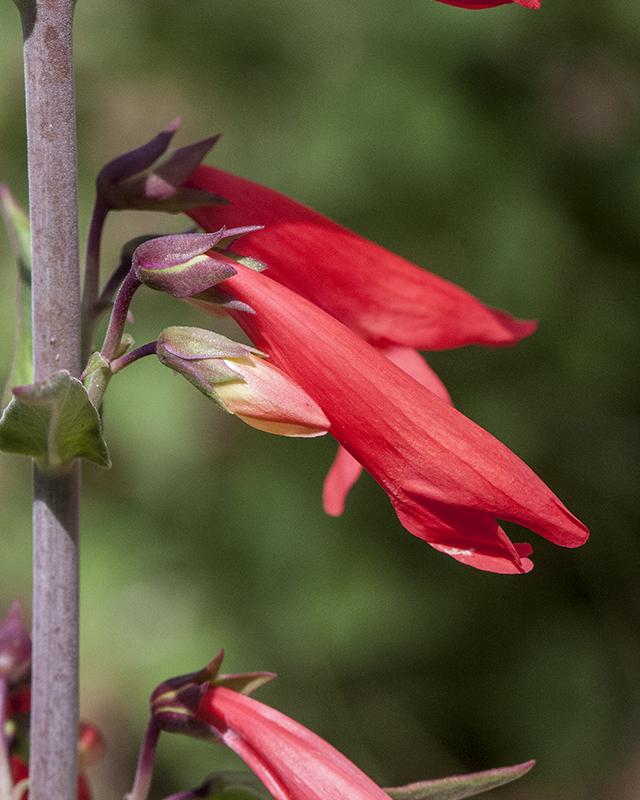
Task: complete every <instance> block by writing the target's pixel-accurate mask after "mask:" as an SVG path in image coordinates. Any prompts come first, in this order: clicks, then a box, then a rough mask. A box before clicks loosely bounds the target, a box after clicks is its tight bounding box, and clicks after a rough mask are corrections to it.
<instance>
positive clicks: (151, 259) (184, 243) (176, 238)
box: [132, 228, 236, 298]
mask: <svg viewBox="0 0 640 800" xmlns="http://www.w3.org/2000/svg"><path fill="white" fill-rule="evenodd" d="M228 233H234V232H233V231H232V232H227V231H225V229H224V228H222V229H221V230H219V231H218V232H217V233H179V234H175V235H172V236H161V237H159V238H157V239H150V240H149V241H146V242H144V243H143V244H141V245H140V246H139V247H138V248H137V249H136V251H135V252H134V254H133V259H132V269H133V271H134V273H135V275H136V277H137V278H138V279H139V280H140V281H141V282H142V283H144V284H145V285H146V286H148V287H149V288H150V289H156V290H158V291H160V292H167V293H168V294H170V295H171V296H172V297H179V298H184V297H190V296H191V295H193V294H197V293H198V292H202V291H204V290H205V289H208V288H210V287H211V286H215V284H217V283H220V281H224V280H226V279H227V278H230V277H231V276H232V275H235V274H236V269H235V268H234V266H233V260H232V259H231V258H230V257H229V256H227V255H225V254H224V253H220V254H216V256H215V257H214V256H212V255H209V254H207V251H209V250H211V248H212V247H214V246H215V245H216V244H218V243H219V242H220V241H221V240H222V239H224V238H226V236H227V235H228Z"/></svg>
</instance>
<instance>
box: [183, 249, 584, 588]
mask: <svg viewBox="0 0 640 800" xmlns="http://www.w3.org/2000/svg"><path fill="white" fill-rule="evenodd" d="M222 285H223V288H224V290H225V291H228V292H230V293H231V294H233V295H235V296H236V297H237V298H238V299H239V300H241V301H242V302H243V303H246V304H248V305H250V306H251V308H252V309H253V310H254V311H255V314H246V313H243V312H238V311H232V312H231V313H232V316H233V317H234V318H235V319H236V321H237V322H238V323H239V324H240V326H241V327H242V328H243V329H244V331H245V332H246V333H247V334H248V336H249V337H250V338H251V339H252V341H253V342H254V344H255V346H256V347H258V348H259V349H260V350H262V351H264V352H266V353H268V354H269V355H270V356H271V359H272V363H274V364H275V365H276V366H278V367H279V368H280V369H282V370H283V371H284V372H285V373H286V374H287V375H289V377H291V378H292V379H293V380H294V381H296V383H298V385H299V386H301V387H302V388H303V389H304V391H305V392H307V394H308V395H309V396H310V397H311V398H312V399H314V400H315V401H316V402H317V403H318V405H319V406H320V407H321V408H322V410H323V412H324V413H325V415H326V416H327V418H328V419H329V421H330V423H331V429H330V433H331V434H332V435H333V436H334V437H335V438H336V439H337V440H338V442H339V443H340V444H341V445H342V446H343V447H345V449H346V450H348V451H349V452H350V453H351V455H352V456H354V458H356V459H357V460H358V461H359V462H360V464H362V466H363V467H364V468H365V469H366V470H367V471H368V472H369V473H370V474H371V475H372V476H373V477H374V478H375V479H376V480H377V481H378V483H380V485H381V486H382V487H383V488H384V489H385V491H386V492H387V494H388V495H389V497H390V498H391V501H392V503H393V504H394V506H395V508H396V511H397V512H398V516H399V518H400V520H401V522H402V523H403V525H405V527H407V528H408V530H410V531H411V533H414V534H415V535H416V536H419V537H421V538H423V539H425V540H426V541H428V542H429V543H430V544H433V545H434V546H435V547H437V548H438V549H445V548H447V550H446V552H449V554H450V555H454V557H456V558H458V559H459V560H461V561H464V562H465V563H470V564H473V565H474V566H477V567H479V568H480V569H487V568H489V569H492V570H495V571H505V572H509V571H511V572H522V571H526V570H527V569H528V568H530V567H529V565H528V564H526V563H524V562H522V561H521V558H522V556H521V555H520V554H519V553H518V550H517V548H514V547H513V546H512V545H511V543H510V542H509V540H508V539H507V537H506V536H505V535H504V533H503V532H502V531H501V529H500V528H499V527H498V525H497V523H496V522H495V519H496V518H499V519H504V520H509V521H512V522H516V523H519V524H521V525H524V526H525V527H528V528H530V529H531V530H533V531H535V532H537V533H539V534H540V535H541V536H544V537H545V538H547V539H549V540H550V541H552V542H554V543H556V544H559V545H563V546H565V547H577V546H578V545H581V544H583V543H584V542H585V541H586V539H587V536H588V532H587V530H586V528H585V527H584V526H583V525H582V523H580V522H579V521H578V520H577V519H576V518H575V517H574V516H573V515H572V514H571V513H570V512H569V511H568V510H567V509H566V508H565V507H564V506H563V505H562V503H561V502H560V501H559V500H558V499H557V497H556V496H555V495H554V494H553V493H552V492H551V490H550V489H549V488H548V487H547V486H545V484H544V483H543V482H542V481H541V480H540V479H539V478H538V477H537V475H535V473H534V472H532V471H531V470H530V469H529V468H528V467H527V466H526V465H525V464H524V463H523V462H522V461H521V460H520V459H519V458H518V457H517V456H515V455H514V454H513V453H512V452H511V451H510V450H509V449H508V448H507V447H505V446H504V445H503V444H501V443H500V442H499V441H498V440H497V439H495V438H494V437H493V436H491V435H490V434H489V433H487V432H486V431H485V430H483V429H482V428H480V427H478V426H477V425H475V424H474V423H473V422H471V421H470V420H468V419H467V418H466V417H464V416H463V415H462V414H460V413H459V412H458V411H456V409H454V408H453V407H452V406H451V405H449V404H448V403H445V402H443V401H442V400H441V399H440V398H438V397H436V395H434V394H433V392H431V391H429V390H428V389H426V388H425V387H424V386H422V385H421V384H420V383H418V381H416V380H414V379H413V378H412V377H411V376H409V375H407V374H406V373H405V372H404V371H403V370H401V369H399V368H398V367H396V366H395V365H394V364H392V363H391V361H390V360H389V359H388V358H385V357H384V356H382V355H381V354H380V353H378V352H377V351H376V349H375V348H373V347H371V346H370V345H369V344H367V343H366V342H365V341H364V340H363V339H361V338H360V337H359V336H356V335H354V334H353V333H352V332H351V331H349V330H348V329H346V328H345V326H344V325H342V324H340V323H339V322H338V321H337V320H335V319H333V318H332V317H330V316H329V315H328V314H325V313H324V312H323V311H322V310H320V309H319V308H317V307H316V306H314V305H313V304H312V303H309V302H308V301H306V300H305V299H304V298H302V297H300V296H299V295H297V294H295V293H294V292H290V291H288V290H287V289H286V288H285V287H283V286H281V285H279V284H278V283H276V282H275V281H272V280H270V279H269V278H268V277H266V276H265V275H264V274H259V273H256V272H254V271H253V270H250V269H247V268H246V267H244V266H243V265H241V264H239V265H238V274H237V275H236V276H234V277H232V278H229V279H228V280H226V281H224V283H223V284H222ZM196 304H199V303H198V301H197V300H196ZM458 551H460V552H458ZM467 551H468V552H467ZM522 555H526V554H525V553H524V552H522ZM498 561H500V563H501V564H502V565H503V566H502V567H501V569H500V570H497V567H496V566H495V565H496V564H497V562H498ZM487 564H490V565H494V566H489V567H487V566H486V565H487Z"/></svg>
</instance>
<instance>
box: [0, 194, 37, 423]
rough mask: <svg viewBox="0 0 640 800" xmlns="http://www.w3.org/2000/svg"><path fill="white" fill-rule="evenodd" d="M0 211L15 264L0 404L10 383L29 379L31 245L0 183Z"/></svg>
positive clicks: (21, 216) (25, 220) (23, 218)
mask: <svg viewBox="0 0 640 800" xmlns="http://www.w3.org/2000/svg"><path fill="white" fill-rule="evenodd" d="M0 210H1V211H2V216H3V218H4V222H5V226H6V228H7V233H8V234H9V242H10V243H11V249H12V251H13V255H14V257H15V260H16V264H17V266H18V286H17V291H16V337H15V348H14V355H13V361H12V364H11V368H10V370H9V377H8V379H7V383H6V386H5V389H4V392H3V396H2V407H3V408H4V406H6V404H7V403H8V401H9V390H10V388H11V386H12V385H13V384H17V383H30V382H31V381H32V380H33V361H32V355H31V244H30V232H29V216H28V214H27V213H26V211H25V210H24V209H23V208H22V206H21V205H20V204H19V203H18V201H17V200H16V199H15V197H14V196H13V195H12V194H11V192H10V191H9V189H8V187H7V186H4V185H2V186H0Z"/></svg>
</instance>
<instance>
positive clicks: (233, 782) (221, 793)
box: [207, 772, 273, 800]
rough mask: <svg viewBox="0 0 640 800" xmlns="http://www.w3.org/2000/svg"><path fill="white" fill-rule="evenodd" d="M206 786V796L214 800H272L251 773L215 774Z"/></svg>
mask: <svg viewBox="0 0 640 800" xmlns="http://www.w3.org/2000/svg"><path fill="white" fill-rule="evenodd" d="M207 784H209V787H208V788H209V794H208V795H207V796H208V797H211V798H215V800H273V796H272V795H271V794H270V793H269V792H268V791H267V790H266V789H265V788H264V786H263V785H262V783H261V782H260V781H259V780H258V778H256V776H255V775H253V774H252V773H251V772H216V773H214V774H213V775H211V777H210V778H209V779H208V781H207Z"/></svg>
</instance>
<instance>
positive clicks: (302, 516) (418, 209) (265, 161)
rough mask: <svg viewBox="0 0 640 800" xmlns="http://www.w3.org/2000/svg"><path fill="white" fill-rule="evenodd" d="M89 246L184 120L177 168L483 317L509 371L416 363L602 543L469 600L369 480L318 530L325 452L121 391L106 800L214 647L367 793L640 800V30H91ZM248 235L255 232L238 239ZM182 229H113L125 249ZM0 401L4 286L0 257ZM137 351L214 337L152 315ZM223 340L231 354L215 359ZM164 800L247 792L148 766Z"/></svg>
mask: <svg viewBox="0 0 640 800" xmlns="http://www.w3.org/2000/svg"><path fill="white" fill-rule="evenodd" d="M76 20H77V24H76V64H77V78H76V81H77V100H78V112H77V116H78V134H79V164H80V198H81V224H82V229H83V230H86V226H87V223H88V218H89V215H90V209H91V204H92V200H93V180H94V177H95V174H96V172H97V170H98V169H99V168H100V167H101V166H102V165H103V164H104V163H105V162H106V161H107V160H108V159H110V158H112V157H114V156H115V155H117V154H119V153H121V152H124V151H125V150H127V149H130V148H132V147H135V146H137V145H139V144H141V143H142V142H144V141H146V140H147V139H149V138H151V137H152V136H153V135H155V134H156V133H157V132H158V131H159V130H161V129H162V128H164V127H165V126H166V125H167V124H168V123H169V122H170V121H171V120H172V119H173V118H174V117H176V116H178V115H180V116H182V118H183V123H182V128H181V130H180V132H179V134H178V137H177V139H176V142H177V144H179V145H183V144H187V143H189V142H191V141H194V140H196V139H199V138H204V137H206V136H209V135H211V134H214V133H218V132H221V133H222V134H223V137H222V139H221V141H220V143H219V144H218V145H217V146H216V148H215V150H214V152H213V153H212V154H211V155H210V157H209V159H208V161H209V163H211V164H215V165H216V166H220V167H223V168H225V169H229V170H231V171H235V172H237V173H238V174H240V175H243V176H245V177H248V178H251V179H254V180H257V181H260V182H263V183H266V184H268V185H270V186H273V187H274V188H277V189H280V190H281V191H284V192H286V193H288V194H290V195H292V196H294V197H296V198H298V199H300V200H302V201H304V202H307V203H308V204H310V205H312V206H314V207H316V208H318V209H319V210H321V211H323V212H324V213H326V214H328V215H330V216H332V217H334V218H335V219H337V220H339V221H340V222H342V223H343V224H345V225H347V226H349V227H351V228H353V229H355V230H356V231H358V232H359V233H361V234H363V235H365V236H367V237H369V238H372V239H374V240H375V241H377V242H379V243H380V244H382V245H384V246H386V247H388V248H390V249H392V250H395V251H397V252H399V253H401V254H402V255H404V256H406V257H407V258H410V259H411V260H413V261H415V262H416V263H418V264H420V265H422V266H424V267H426V268H429V269H431V270H433V271H434V272H437V273H438V274H440V275H443V276H444V277H446V278H449V279H450V280H453V281H455V282H457V283H459V284H461V285H462V286H464V287H465V288H466V289H468V290H469V291H471V292H473V293H474V294H476V295H477V296H479V297H480V298H481V299H482V300H483V301H485V302H486V303H488V304H489V305H492V306H497V307H500V308H504V309H507V310H509V311H510V312H512V313H513V314H515V315H517V316H521V317H536V318H537V319H538V320H539V321H540V330H539V332H538V333H537V334H536V335H535V336H534V337H532V338H531V339H530V340H528V341H525V342H523V343H522V344H521V345H520V346H518V347H517V348H515V349H511V350H483V349H480V348H467V349H464V350H458V351H451V352H443V353H435V354H430V355H429V361H430V363H431V364H432V366H433V367H434V368H435V369H436V370H437V371H438V373H439V374H440V376H441V377H442V378H443V379H444V381H445V382H446V384H447V386H448V387H449V389H450V391H451V394H452V396H453V398H454V401H455V402H456V404H457V406H458V407H459V408H460V409H461V410H462V411H463V412H464V413H466V414H467V415H468V416H470V417H471V418H472V419H474V420H475V421H476V422H478V423H480V424H481V425H483V426H484V427H486V428H487V429H488V430H490V431H491V432H492V433H493V434H494V435H495V436H497V437H498V438H500V439H501V440H503V441H504V442H505V443H506V444H508V445H509V446H510V447H511V448H512V449H513V450H514V451H515V452H516V453H518V455H520V456H521V457H522V458H523V459H524V460H525V461H526V462H527V463H529V464H530V465H531V466H532V467H533V468H534V469H535V470H536V471H537V472H538V473H539V474H540V475H541V477H542V478H543V479H544V480H545V481H546V482H547V483H548V484H549V485H550V486H551V487H552V488H553V489H554V490H555V491H556V492H557V494H558V495H559V496H560V497H561V499H562V500H563V501H564V502H565V503H566V504H567V505H568V506H569V507H570V508H571V510H572V511H573V512H574V513H575V514H576V515H577V516H578V517H579V518H580V519H582V520H583V521H584V522H585V523H586V524H588V526H589V527H590V528H591V530H592V538H591V540H590V542H589V543H588V544H587V545H586V546H585V547H584V548H582V549H580V550H574V551H569V550H567V551H565V550H562V549H560V548H557V547H554V546H553V545H550V544H549V543H547V542H546V541H544V540H542V539H540V538H539V537H536V536H535V535H534V534H529V532H528V531H527V532H524V531H521V530H517V529H516V527H515V526H511V527H510V528H509V532H510V534H511V535H512V537H513V538H514V539H515V540H516V541H522V540H525V541H531V542H532V544H533V545H534V559H535V563H536V567H535V569H534V571H533V572H532V573H531V574H529V575H527V576H520V577H504V576H499V575H492V574H488V573H481V572H477V571H475V570H473V569H471V568H469V567H464V566H462V565H460V564H458V563H457V562H454V561H453V560H451V559H448V558H447V557H446V556H444V555H441V554H438V553H436V552H435V551H434V550H432V549H431V548H430V547H429V546H428V545H426V544H425V543H424V542H422V541H419V540H418V539H416V538H414V537H412V536H411V535H410V534H408V533H407V532H406V531H405V530H404V529H403V528H402V527H401V526H400V525H399V523H398V521H397V519H396V517H395V514H394V513H393V511H392V509H391V506H390V504H389V502H388V500H387V497H386V495H385V494H384V492H383V491H382V490H381V489H380V488H379V487H378V486H377V485H376V484H375V483H374V482H373V481H372V480H371V479H370V478H368V477H365V478H364V479H363V480H361V481H360V483H359V484H358V485H357V486H356V488H355V489H354V490H353V492H352V495H351V497H350V498H349V503H348V507H347V511H346V512H345V514H344V516H343V517H341V518H340V519H330V518H328V517H325V516H324V515H323V512H322V509H321V504H320V488H321V483H322V479H323V475H324V473H325V471H326V469H327V467H328V465H329V464H330V462H331V459H332V457H333V452H334V445H333V443H332V441H329V440H310V441H296V440H287V439H279V438H276V437H273V436H269V435H268V434H263V433H260V432H257V431H254V430H252V429H249V428H247V427H245V426H244V425H243V424H242V423H241V422H239V421H237V420H235V419H234V418H231V417H226V416H225V415H223V414H221V413H219V412H218V411H217V410H216V409H215V408H214V407H213V406H211V405H210V404H209V403H208V402H207V401H206V399H205V398H204V397H202V396H200V395H199V394H198V393H197V392H195V391H194V390H193V388H192V387H190V386H189V385H188V384H187V383H186V382H184V381H181V380H179V379H178V378H175V377H174V376H173V375H172V374H171V373H170V372H169V370H166V369H162V368H161V367H160V366H159V365H157V364H156V363H153V362H152V361H151V360H150V359H149V360H148V363H147V362H140V363H139V364H137V365H136V366H134V367H133V368H132V369H131V370H129V371H127V372H125V373H124V374H122V375H120V376H118V377H117V378H116V379H115V380H114V381H113V383H112V386H111V388H110V391H109V394H108V396H107V402H106V408H105V428H106V436H107V440H108V443H109V447H110V449H111V455H112V459H113V462H114V466H113V468H112V470H111V471H108V472H107V471H103V470H100V469H98V468H94V467H92V466H88V467H87V468H86V469H85V478H84V503H83V550H82V559H83V587H82V599H83V606H82V637H83V638H82V656H81V658H82V675H83V686H82V706H83V715H84V716H85V717H87V718H90V719H92V720H93V721H95V722H96V723H98V724H99V725H100V726H102V728H103V729H104V731H105V732H106V735H107V737H108V741H109V751H108V756H107V758H106V759H105V761H104V762H103V763H102V764H101V765H99V766H96V767H94V768H92V773H91V775H92V778H93V784H94V786H95V787H96V796H97V798H98V799H101V798H104V800H113V799H114V798H116V797H119V796H121V795H122V794H123V793H124V792H125V791H127V789H128V788H130V782H131V776H132V775H133V769H134V765H135V759H136V757H137V747H138V743H139V740H140V737H141V735H142V732H143V730H144V727H145V725H146V713H147V712H146V708H147V698H148V695H149V693H150V692H151V690H152V689H153V688H154V686H155V685H156V684H157V683H159V682H160V681H161V680H163V679H164V678H166V677H169V676H171V675H176V674H180V673H183V672H188V671H191V670H195V669H198V668H199V667H200V666H202V665H204V663H206V662H207V661H208V660H209V659H210V658H211V657H212V656H213V655H214V654H215V653H216V652H217V650H218V649H219V648H220V647H224V648H225V649H226V652H227V657H226V661H225V669H226V671H241V670H259V669H267V670H273V671H275V672H277V673H279V678H278V679H277V680H276V681H273V682H272V683H270V684H269V685H268V686H266V687H264V688H263V689H261V690H260V692H259V693H258V695H257V697H258V699H262V700H264V701H265V702H268V703H271V704H273V705H274V706H276V707H278V708H279V709H281V710H283V711H284V712H286V713H289V714H290V715H292V716H294V717H295V718H297V719H299V720H300V721H301V722H303V723H305V724H306V725H307V726H309V727H311V728H312V729H314V730H315V731H317V732H318V733H319V734H321V735H323V736H324V737H325V738H328V739H329V740H330V741H331V742H332V743H333V744H335V745H336V746H337V747H339V748H340V749H342V750H343V751H344V752H345V753H346V754H347V755H349V756H350V757H351V758H352V759H353V760H355V761H356V762H357V763H358V765H359V766H361V767H362V768H363V769H364V770H365V771H367V772H368V773H369V774H370V775H371V776H372V777H373V778H374V779H376V780H377V781H378V782H380V783H381V784H382V785H387V786H389V785H397V784H400V783H405V782H409V781H415V780H419V779H423V778H435V777H440V776H443V775H445V774H452V773H456V772H461V771H471V770H477V769H487V768H490V767H497V766H503V765H507V764H513V763H517V762H520V761H524V760H527V759H529V758H536V759H537V760H538V764H537V766H536V768H535V769H534V771H533V772H532V773H531V774H530V775H529V776H527V778H525V779H524V780H523V781H521V782H520V783H519V784H514V785H513V786H512V787H506V788H504V789H502V790H498V791H496V792H495V794H494V796H495V797H496V798H502V799H503V800H509V799H511V800H533V798H545V799H546V800H556V798H562V800H573V799H574V798H575V800H578V799H579V798H580V799H582V798H589V799H590V800H591V799H595V800H600V798H602V800H604V798H607V799H611V798H614V799H619V800H631V798H637V797H639V796H640V582H639V580H638V564H639V559H638V556H639V549H640V547H639V544H640V539H639V537H640V526H639V524H638V522H639V520H638V517H639V512H640V501H639V500H638V492H637V487H638V480H639V477H640V476H639V470H638V446H639V444H640V436H639V425H638V415H637V397H638V383H639V381H640V377H639V376H640V370H639V369H638V355H639V349H640V346H639V345H640V330H639V328H640V325H639V311H640V307H639V306H640V300H639V297H638V284H639V281H638V266H639V257H640V136H639V134H640V15H639V14H638V9H637V2H636V0H609V2H606V3H597V2H582V1H580V0H544V2H543V8H542V10H541V11H537V12H533V11H529V10H526V9H524V8H521V7H519V6H503V7H501V8H497V9H493V10H487V11H476V12H473V11H466V10H463V9H456V8H452V7H448V6H445V5H441V4H440V3H436V2H433V0H376V1H375V2H364V0H340V2H339V1H338V0H325V2H323V3H319V2H317V0H240V2H239V1H238V0H217V2H211V0H190V2H188V3H180V2H175V1H174V2H170V0H154V1H153V2H149V0H128V1H127V2H125V0H109V2H99V1H98V0H81V2H79V3H78V6H77V12H76ZM0 75H1V76H2V78H1V79H0V180H1V181H4V182H6V183H8V184H10V186H11V187H12V189H13V190H14V192H15V193H16V195H17V196H18V197H19V198H20V200H21V201H22V202H24V203H26V201H27V187H26V179H25V173H26V155H25V130H24V116H23V103H24V98H23V88H22V87H23V83H22V67H21V34H20V29H19V21H18V14H17V12H16V9H15V7H14V6H13V4H12V3H11V2H9V0H2V2H1V3H0ZM247 222H248V223H251V222H253V220H247ZM184 227H186V221H185V219H184V218H179V217H170V216H166V217H162V216H159V215H145V214H122V215H119V216H114V217H112V218H110V220H109V222H108V226H107V234H106V235H107V241H106V243H105V249H104V264H105V268H108V266H109V265H111V264H115V261H116V258H117V252H118V250H119V247H120V245H121V243H122V242H123V241H125V240H126V239H128V238H130V237H131V236H133V235H136V234H140V233H146V232H164V231H176V230H181V229H184ZM0 274H1V276H2V287H3V288H2V291H1V292H0V329H1V333H2V335H1V337H0V373H1V374H2V376H4V375H6V373H7V370H8V365H9V362H10V358H11V352H12V329H13V325H14V319H15V303H14V299H13V294H14V286H15V282H16V279H15V268H14V265H13V263H12V260H11V257H10V255H9V252H8V244H7V238H6V235H5V234H4V231H0ZM133 312H134V316H135V324H134V325H132V326H130V329H131V331H132V333H133V334H134V336H135V338H136V340H137V341H138V342H139V343H143V342H144V341H148V340H150V339H154V338H156V336H157V333H158V332H159V330H160V329H161V328H162V327H165V326H166V325H168V324H185V323H191V324H207V323H210V322H211V320H210V319H209V320H208V321H207V322H205V321H203V319H202V318H201V317H200V316H198V313H197V312H196V311H195V310H193V309H191V308H189V307H187V306H186V305H185V304H181V303H176V302H175V301H170V300H169V299H165V298H163V297H161V296H156V295H155V294H152V293H150V292H149V293H144V292H141V293H140V296H139V297H137V298H136V300H135V302H134V306H133ZM220 330H222V331H223V332H227V333H229V332H231V334H232V335H233V332H232V329H231V328H227V327H225V328H222V327H221V328H220ZM29 484H30V466H29V464H28V463H27V461H26V459H25V460H21V459H19V458H17V457H9V456H4V455H0V515H1V516H0V535H1V537H2V538H1V541H0V548H1V549H0V609H2V611H1V612H0V613H2V614H4V613H5V611H4V610H6V609H8V607H9V604H10V602H11V600H12V599H14V598H19V599H20V600H21V601H22V602H23V604H24V607H25V609H26V610H27V611H28V609H29V593H30V569H31V566H30V560H31V559H30V533H29V527H30V507H29V503H30V485H29ZM159 757H160V761H159V765H158V771H157V775H156V781H155V783H154V798H160V797H163V796H165V795H167V794H169V793H170V792H176V791H179V790H180V789H184V788H187V787H189V786H193V785H196V784H197V783H198V782H200V781H201V780H202V779H203V778H204V777H205V775H206V774H207V773H208V772H209V771H211V770H214V769H219V768H238V767H239V766H240V762H239V761H237V760H235V757H233V756H232V755H231V754H228V753H226V752H225V751H223V749H222V748H212V747H211V746H206V745H203V744H200V743H197V742H192V741H190V740H187V739H181V738H179V737H169V736H166V737H165V740H163V741H161V746H160V753H159Z"/></svg>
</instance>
